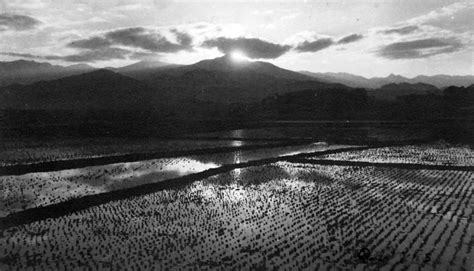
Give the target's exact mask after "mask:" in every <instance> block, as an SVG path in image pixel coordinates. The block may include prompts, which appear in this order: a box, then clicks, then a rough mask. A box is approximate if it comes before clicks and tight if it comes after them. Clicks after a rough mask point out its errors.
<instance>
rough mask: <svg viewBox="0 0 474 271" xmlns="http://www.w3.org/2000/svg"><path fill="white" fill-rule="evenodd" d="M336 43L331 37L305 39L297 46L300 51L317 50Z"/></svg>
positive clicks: (296, 48)
mask: <svg viewBox="0 0 474 271" xmlns="http://www.w3.org/2000/svg"><path fill="white" fill-rule="evenodd" d="M333 44H334V41H333V40H332V39H331V38H322V39H318V40H315V41H303V42H301V43H299V44H298V45H296V46H295V50H296V51H299V52H317V51H320V50H322V49H325V48H327V47H329V46H331V45H333Z"/></svg>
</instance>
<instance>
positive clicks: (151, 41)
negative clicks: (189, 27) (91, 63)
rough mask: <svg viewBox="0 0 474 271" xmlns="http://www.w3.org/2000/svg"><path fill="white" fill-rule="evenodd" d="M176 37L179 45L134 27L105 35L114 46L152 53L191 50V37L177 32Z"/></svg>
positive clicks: (141, 28) (156, 34)
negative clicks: (134, 48) (139, 49)
mask: <svg viewBox="0 0 474 271" xmlns="http://www.w3.org/2000/svg"><path fill="white" fill-rule="evenodd" d="M176 33H178V34H176ZM175 35H176V37H177V40H178V43H174V42H171V41H169V40H168V39H167V38H166V37H164V36H162V35H160V34H158V33H154V32H150V31H148V30H147V29H145V28H143V27H134V28H127V29H119V30H115V31H111V32H108V33H106V34H105V38H106V39H107V40H109V41H110V42H111V43H113V44H117V45H124V46H130V47H136V48H141V49H145V50H149V51H152V52H161V53H173V52H178V51H181V50H190V49H191V42H192V38H191V37H190V36H189V35H187V34H185V33H180V32H177V31H176V32H175Z"/></svg>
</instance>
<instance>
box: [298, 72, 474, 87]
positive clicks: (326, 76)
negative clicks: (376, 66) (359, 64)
mask: <svg viewBox="0 0 474 271" xmlns="http://www.w3.org/2000/svg"><path fill="white" fill-rule="evenodd" d="M301 73H302V74H305V75H308V76H311V77H313V78H315V79H318V80H321V81H324V82H332V83H340V84H344V85H347V86H350V87H356V88H367V89H376V88H380V87H382V86H383V85H387V84H401V83H408V84H418V83H422V84H428V85H433V86H435V87H437V88H440V89H443V88H446V87H449V86H458V87H467V86H469V85H471V84H474V76H472V75H434V76H426V75H420V76H416V77H414V78H406V77H403V76H400V75H395V74H390V75H389V76H387V77H373V78H365V77H363V76H358V75H353V74H349V73H331V72H328V73H314V72H308V71H302V72H301Z"/></svg>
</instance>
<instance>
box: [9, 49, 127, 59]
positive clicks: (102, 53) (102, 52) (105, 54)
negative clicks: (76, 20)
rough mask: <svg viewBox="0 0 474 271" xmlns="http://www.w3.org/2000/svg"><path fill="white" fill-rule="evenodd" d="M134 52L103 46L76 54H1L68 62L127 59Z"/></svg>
mask: <svg viewBox="0 0 474 271" xmlns="http://www.w3.org/2000/svg"><path fill="white" fill-rule="evenodd" d="M131 53H132V52H131V51H130V50H126V49H121V48H101V49H97V50H87V51H83V52H79V53H76V54H70V55H64V56H59V55H33V54H23V53H13V52H1V53H0V55H6V56H14V57H23V58H33V59H43V60H61V61H66V62H96V61H106V60H113V59H125V58H127V56H129V55H130V54H131Z"/></svg>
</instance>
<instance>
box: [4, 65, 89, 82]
mask: <svg viewBox="0 0 474 271" xmlns="http://www.w3.org/2000/svg"><path fill="white" fill-rule="evenodd" d="M95 69H96V68H94V67H92V66H89V65H86V64H76V65H71V66H60V65H52V64H50V63H47V62H35V61H28V60H17V61H10V62H0V87H1V86H7V85H11V84H31V83H35V82H38V81H42V80H53V79H59V78H62V77H67V76H71V75H77V74H81V73H85V72H90V71H93V70H95Z"/></svg>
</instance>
